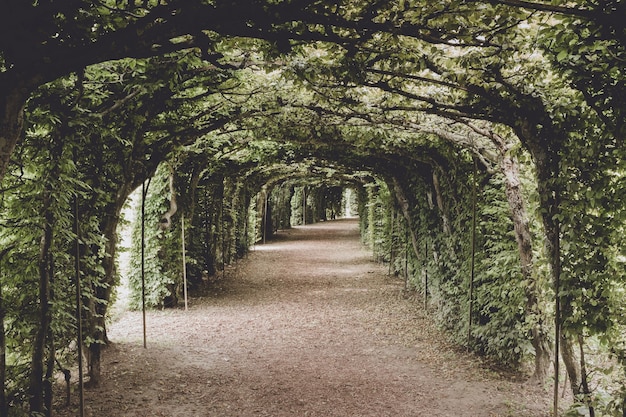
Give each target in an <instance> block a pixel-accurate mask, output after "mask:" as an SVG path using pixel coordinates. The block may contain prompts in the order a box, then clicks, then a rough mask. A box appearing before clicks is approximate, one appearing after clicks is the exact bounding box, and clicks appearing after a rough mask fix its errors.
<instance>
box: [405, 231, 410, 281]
mask: <svg viewBox="0 0 626 417" xmlns="http://www.w3.org/2000/svg"><path fill="white" fill-rule="evenodd" d="M404 289H405V290H408V289H409V224H408V222H407V225H406V227H405V228H404Z"/></svg>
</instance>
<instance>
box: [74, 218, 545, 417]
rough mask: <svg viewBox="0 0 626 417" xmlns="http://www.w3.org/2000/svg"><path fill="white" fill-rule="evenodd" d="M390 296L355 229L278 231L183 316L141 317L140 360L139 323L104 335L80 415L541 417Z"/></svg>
mask: <svg viewBox="0 0 626 417" xmlns="http://www.w3.org/2000/svg"><path fill="white" fill-rule="evenodd" d="M402 288H403V283H402V282H401V281H400V280H399V279H398V278H396V277H389V276H387V267H386V266H384V265H379V264H376V263H373V262H372V256H371V254H370V253H368V252H367V251H366V250H365V249H364V248H363V247H362V245H361V244H360V240H359V236H358V222H357V220H353V219H349V220H338V221H333V222H325V223H319V224H315V225H310V226H303V227H296V228H293V229H290V230H287V231H281V232H279V234H278V236H277V238H276V239H273V240H271V241H269V242H268V243H266V244H265V245H257V246H256V247H255V248H254V250H253V251H252V252H251V253H250V254H249V255H248V257H247V258H246V259H245V260H242V261H241V262H239V263H238V264H237V265H236V266H231V267H229V270H228V272H227V276H226V278H224V279H223V280H219V281H218V282H217V283H216V284H215V286H214V287H213V288H212V289H210V290H207V292H206V294H205V295H204V296H203V297H198V298H193V299H191V300H190V309H189V311H184V310H182V309H178V310H164V311H152V312H149V313H148V317H147V323H148V331H147V334H148V348H147V349H144V348H143V347H142V328H141V313H139V312H127V313H126V314H124V315H123V316H122V317H121V318H120V319H119V320H118V321H117V322H115V323H112V324H111V325H110V327H109V338H110V339H111V341H112V342H113V346H112V347H111V348H109V349H107V350H106V351H105V354H104V361H103V377H104V379H105V382H104V383H103V384H102V386H100V387H98V388H94V389H90V390H88V391H87V398H86V403H87V405H88V411H89V413H90V414H89V415H93V416H151V417H152V416H180V417H182V416H184V417H193V416H207V417H208V416H214V417H220V416H233V417H235V416H236V417H246V416H273V417H287V416H310V417H313V416H316V417H329V416H336V417H348V416H354V417H357V416H358V417H362V416H371V417H383V416H389V417H401V416H407V417H408V416H424V417H443V416H446V417H447V416H449V417H463V416H465V417H483V416H484V417H489V416H528V417H539V416H545V415H547V411H548V410H549V406H548V405H547V404H548V403H549V400H548V401H544V398H543V397H542V395H539V394H541V393H538V392H536V391H535V390H534V389H532V388H531V387H529V385H527V384H523V383H516V382H511V381H505V380H500V379H498V378H496V377H489V376H488V375H489V373H488V372H485V371H483V370H481V369H480V367H479V366H478V360H477V359H476V358H472V357H465V356H464V355H462V354H457V353H454V351H453V350H452V349H451V348H450V347H449V346H447V345H446V344H445V342H444V341H443V340H444V338H443V337H442V336H441V335H439V334H438V333H437V332H436V330H434V329H433V326H432V325H431V324H429V322H430V321H429V320H428V318H427V315H426V314H425V313H424V312H423V311H422V309H421V306H420V304H421V303H420V302H419V301H416V300H412V299H410V298H409V299H407V298H405V297H404V296H403V293H402ZM529 391H535V392H532V393H531V392H529ZM68 415H69V413H68Z"/></svg>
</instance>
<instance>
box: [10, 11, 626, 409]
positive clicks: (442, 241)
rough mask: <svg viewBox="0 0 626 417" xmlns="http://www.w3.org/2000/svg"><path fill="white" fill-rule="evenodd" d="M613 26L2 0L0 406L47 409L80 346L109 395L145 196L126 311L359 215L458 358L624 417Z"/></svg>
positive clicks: (551, 17) (545, 18)
mask: <svg viewBox="0 0 626 417" xmlns="http://www.w3.org/2000/svg"><path fill="white" fill-rule="evenodd" d="M624 16H626V1H622V0H610V1H603V2H595V1H587V0H574V1H561V0H551V1H547V0H545V1H544V0H534V1H533V0H531V1H521V0H486V1H466V0H463V1H462V0H446V1H440V2H426V1H421V0H406V1H395V2H394V1H369V0H358V1H357V0H355V1H347V0H346V1H327V0H316V1H304V0H302V1H301V0H285V1H281V0H279V1H264V0H258V1H239V0H234V1H229V2H221V1H215V2H209V1H204V0H173V1H161V0H146V1H143V2H135V1H123V0H120V1H118V0H116V1H113V0H105V1H99V2H89V1H83V0H73V1H66V2H51V1H42V2H41V1H40V2H24V1H19V0H11V1H8V2H6V4H3V6H2V13H0V32H1V34H2V36H0V39H1V40H0V190H2V192H1V196H0V207H1V211H0V324H2V326H1V327H0V330H1V332H0V336H1V337H0V352H1V354H0V379H2V381H1V382H2V387H3V389H2V391H1V392H0V415H1V416H4V415H7V416H21V415H32V416H35V415H47V416H50V415H52V413H53V410H54V408H55V407H57V406H59V404H60V402H61V401H60V400H59V399H58V398H55V397H54V395H53V394H54V384H55V383H56V381H57V377H58V376H59V374H61V373H65V372H69V371H70V370H74V369H75V366H76V365H75V364H76V362H77V355H78V352H79V349H78V347H79V346H81V347H82V346H84V348H85V350H86V353H87V355H86V356H87V376H88V377H89V384H90V385H97V384H98V383H99V381H100V380H101V378H102V374H101V364H100V362H101V354H102V350H103V348H105V347H106V345H107V344H108V339H107V330H106V327H107V320H108V315H109V313H110V306H111V305H112V303H114V302H115V300H116V289H117V287H118V285H119V284H120V281H121V278H122V277H120V273H119V272H118V265H117V263H118V262H117V259H118V252H119V245H118V233H119V232H118V230H119V226H120V225H122V224H123V223H124V221H125V219H124V214H123V213H124V207H125V206H126V204H128V200H129V197H130V196H131V194H132V193H133V192H135V191H136V190H139V191H138V192H141V190H142V189H143V190H144V192H145V193H144V194H145V195H144V196H142V198H141V200H142V201H141V203H142V204H141V205H140V204H135V206H134V207H133V209H134V210H136V213H134V216H133V218H134V219H135V220H134V222H133V223H132V225H131V227H132V234H133V244H132V248H131V262H130V263H131V265H130V268H129V271H128V277H124V278H127V279H128V281H129V283H130V289H131V295H130V306H131V307H132V308H141V306H142V303H143V301H144V300H143V299H142V295H143V293H144V291H145V303H146V305H147V306H148V307H149V308H176V307H177V306H179V305H180V301H181V297H182V294H183V284H184V283H183V273H185V276H186V277H187V283H188V287H189V290H190V291H191V292H192V294H194V292H196V291H197V292H201V291H203V290H204V289H205V288H206V286H208V285H211V282H212V281H213V280H215V279H219V276H220V274H221V273H223V271H224V270H225V268H226V267H227V266H228V265H230V264H232V263H234V262H236V261H237V259H239V258H241V257H243V256H245V254H246V253H247V251H248V249H249V247H250V246H251V245H254V244H257V243H261V242H263V241H265V240H267V239H270V238H271V237H272V235H273V234H274V233H276V232H277V231H278V230H281V229H285V228H289V227H291V226H296V225H303V224H309V223H313V222H320V221H328V220H332V219H335V218H337V217H341V216H343V215H345V214H346V213H351V214H352V215H358V216H359V222H360V228H361V236H362V241H363V243H364V244H366V245H367V246H368V247H369V248H370V250H371V253H372V256H373V259H375V260H377V261H379V262H385V263H387V264H388V266H389V272H390V273H391V274H393V275H396V276H398V278H399V279H402V280H404V283H405V289H406V290H407V291H414V292H415V293H416V294H417V295H418V296H416V297H415V298H416V299H420V300H421V302H422V304H423V306H424V308H425V309H426V311H427V312H428V313H429V314H430V316H431V317H432V320H433V321H435V322H436V323H437V324H438V325H439V326H440V327H441V328H442V329H443V330H445V331H446V334H448V335H449V337H450V339H451V340H453V341H454V342H455V343H456V344H458V345H459V346H464V347H466V348H468V349H470V350H472V351H473V352H475V353H476V354H478V355H483V356H485V357H487V358H489V359H490V360H491V361H493V362H494V363H496V364H498V365H500V366H506V367H509V368H511V369H514V370H517V371H518V372H521V373H524V374H527V375H528V376H529V377H530V378H533V379H534V381H536V382H537V383H538V384H540V385H542V386H544V387H548V386H550V385H551V386H552V387H553V390H554V394H555V395H554V407H553V408H554V409H553V410H551V411H552V413H553V414H554V415H555V416H556V415H560V414H561V413H569V414H571V415H589V416H599V415H602V416H623V415H626V377H625V376H626V311H624V307H623V306H624V294H625V290H626V273H625V269H624V262H625V259H626V258H625V256H626V255H625V254H624V250H623V248H624V247H625V243H626V242H624V236H625V233H624V221H625V220H626V211H625V210H624V208H625V203H624V201H626V199H625V198H624V196H625V195H626V186H625V185H626V182H625V181H624V178H625V173H626V166H625V165H624V164H625V162H624V161H626V148H625V142H624V137H625V134H626V127H625V126H626V124H625V123H624V120H626V119H625V116H626V102H625V101H624V100H625V97H626V91H625V89H626V73H625V72H624V68H625V65H624V63H625V61H626V27H625V26H624V21H625V19H624ZM34 28H36V30H34ZM144 197H145V198H144ZM135 203H137V201H135ZM142 207H143V210H142ZM75 224H77V225H78V227H75ZM142 224H143V228H142ZM183 228H184V230H183ZM183 232H184V236H185V241H184V244H185V265H183V249H182V247H183ZM142 236H143V238H142ZM142 247H143V249H142ZM142 252H143V256H142ZM143 284H145V286H143ZM77 285H80V290H81V291H80V294H79V297H78V298H79V299H80V301H81V305H82V309H80V311H76V304H77V303H76V301H77V300H76V297H75V293H76V290H77V288H78V287H77ZM78 324H80V325H81V328H83V329H84V332H83V337H82V339H81V340H78V339H77V335H76V333H77V328H78V327H79V326H78ZM563 375H565V376H566V378H568V381H569V386H570V387H571V391H572V395H573V399H574V400H573V402H571V403H567V404H560V403H559V399H560V392H559V386H560V384H562V379H561V378H563ZM76 380H77V378H73V380H72V381H71V383H72V384H75V383H76ZM546 411H548V410H546Z"/></svg>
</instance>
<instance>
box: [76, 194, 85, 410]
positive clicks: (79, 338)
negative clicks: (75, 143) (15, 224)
mask: <svg viewBox="0 0 626 417" xmlns="http://www.w3.org/2000/svg"><path fill="white" fill-rule="evenodd" d="M74 232H75V233H76V248H75V250H76V252H75V254H74V258H75V259H74V267H75V271H74V272H75V279H76V294H75V296H76V350H77V352H78V415H79V416H80V417H84V415H85V392H84V391H85V389H84V388H85V381H84V376H83V320H82V312H83V299H82V289H81V282H80V228H79V223H78V197H74Z"/></svg>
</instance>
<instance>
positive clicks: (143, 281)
mask: <svg viewBox="0 0 626 417" xmlns="http://www.w3.org/2000/svg"><path fill="white" fill-rule="evenodd" d="M147 192H148V187H147V186H146V182H145V181H144V182H143V183H142V184H141V314H142V323H143V347H144V349H145V348H147V347H148V345H147V341H146V194H147Z"/></svg>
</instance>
